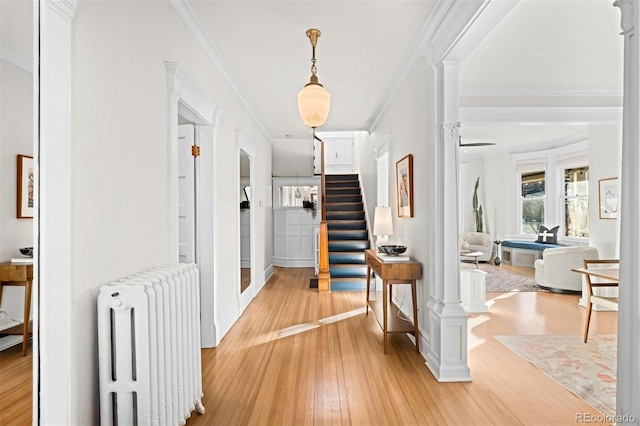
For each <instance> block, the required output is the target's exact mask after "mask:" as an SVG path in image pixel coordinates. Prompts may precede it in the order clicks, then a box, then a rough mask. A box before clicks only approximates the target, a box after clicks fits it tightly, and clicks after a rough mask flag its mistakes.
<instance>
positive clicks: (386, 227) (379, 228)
mask: <svg viewBox="0 0 640 426" xmlns="http://www.w3.org/2000/svg"><path fill="white" fill-rule="evenodd" d="M373 235H393V222H392V221H391V207H376V213H375V218H374V221H373Z"/></svg>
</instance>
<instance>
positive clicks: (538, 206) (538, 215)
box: [520, 171, 545, 234]
mask: <svg viewBox="0 0 640 426" xmlns="http://www.w3.org/2000/svg"><path fill="white" fill-rule="evenodd" d="M520 187H521V191H520V194H521V198H520V203H521V206H522V209H521V211H522V218H521V219H522V222H521V223H522V226H521V228H520V232H521V233H523V234H537V233H538V228H539V227H540V225H541V224H544V213H545V172H544V171H536V172H528V173H522V175H521V178H520Z"/></svg>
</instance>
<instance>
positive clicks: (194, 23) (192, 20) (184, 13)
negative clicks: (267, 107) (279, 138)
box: [169, 0, 272, 140]
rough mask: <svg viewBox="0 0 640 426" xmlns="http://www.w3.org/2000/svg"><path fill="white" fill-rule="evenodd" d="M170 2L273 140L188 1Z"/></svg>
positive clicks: (247, 109) (256, 120) (245, 106)
mask: <svg viewBox="0 0 640 426" xmlns="http://www.w3.org/2000/svg"><path fill="white" fill-rule="evenodd" d="M169 1H170V2H171V4H172V5H173V7H174V8H175V9H176V12H178V15H180V18H182V20H183V22H184V23H185V25H186V26H187V28H188V29H189V31H191V33H192V34H193V36H194V37H195V39H196V40H197V41H198V43H199V44H200V46H202V48H203V49H204V51H205V52H206V53H207V56H209V58H210V59H211V61H212V62H213V64H214V65H215V66H216V68H218V71H220V73H221V74H222V76H223V77H224V79H225V81H226V82H227V84H228V85H229V87H231V90H233V92H234V93H235V94H236V96H237V97H238V98H239V99H240V102H241V103H242V105H243V106H244V108H245V110H246V111H247V112H248V113H249V115H250V116H251V117H252V118H253V120H254V121H255V123H256V124H257V125H258V128H259V129H260V130H261V131H262V133H263V134H264V135H265V136H266V138H267V139H269V140H271V139H272V138H271V136H270V135H269V132H267V129H266V128H265V126H264V124H263V123H262V120H260V117H259V116H258V114H257V113H256V111H255V109H254V107H253V105H251V102H250V101H249V98H247V96H246V95H245V94H244V91H243V90H242V88H241V87H240V85H239V84H238V81H237V80H236V78H235V76H234V75H233V73H232V72H231V70H230V69H229V66H228V65H227V63H226V61H225V60H224V58H223V56H222V54H221V53H220V51H219V50H218V48H217V47H216V46H215V44H214V43H213V41H212V40H211V38H210V37H209V34H208V33H207V31H206V30H205V29H204V26H203V25H202V22H200V20H199V19H198V17H197V16H196V14H195V12H194V11H193V9H192V8H191V6H189V4H188V3H187V1H186V0H169Z"/></svg>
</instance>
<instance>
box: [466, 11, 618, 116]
mask: <svg viewBox="0 0 640 426" xmlns="http://www.w3.org/2000/svg"><path fill="white" fill-rule="evenodd" d="M619 26H620V11H619V10H617V9H616V8H615V7H613V6H612V5H611V2H608V1H581V2H575V1H566V0H565V1H520V2H519V3H518V4H517V5H516V6H515V7H514V8H513V10H512V11H511V12H510V13H509V15H508V16H507V17H506V19H504V20H503V21H502V22H500V23H499V24H498V25H497V26H496V27H495V29H494V30H493V31H492V32H491V33H490V34H489V35H488V36H487V38H486V39H485V40H484V41H483V42H482V43H481V45H480V46H479V47H478V48H477V49H475V50H474V51H473V52H472V53H471V54H470V55H469V56H468V57H467V58H466V59H465V61H464V64H463V65H464V66H462V67H461V68H460V89H461V91H474V90H481V91H494V90H498V91H518V92H521V91H525V92H526V91H543V93H544V91H545V90H549V91H551V92H553V91H563V92H565V91H571V90H578V91H581V90H585V89H587V90H589V89H590V90H594V91H597V90H618V91H621V90H622V78H621V77H622V63H623V62H622V49H623V40H622V37H620V36H619V35H618V34H619V32H620V31H619ZM567 33H569V34H571V38H570V39H567V37H566V34H567ZM559 40H568V41H569V42H568V43H559V42H558V41H559ZM551 92H550V93H551ZM519 97H520V98H521V99H520V101H518V99H517V98H518V97H516V98H514V99H512V101H514V102H522V96H519ZM556 100H557V101H558V102H563V99H561V98H560V99H556ZM499 101H500V100H497V102H499ZM502 101H504V100H502ZM536 102H537V103H538V105H540V102H541V101H540V96H539V95H538V96H537V100H536ZM463 124H464V123H463Z"/></svg>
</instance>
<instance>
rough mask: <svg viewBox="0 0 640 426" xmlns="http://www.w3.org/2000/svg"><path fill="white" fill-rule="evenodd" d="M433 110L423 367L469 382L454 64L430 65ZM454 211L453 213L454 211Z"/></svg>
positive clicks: (438, 375) (447, 379) (446, 377)
mask: <svg viewBox="0 0 640 426" xmlns="http://www.w3.org/2000/svg"><path fill="white" fill-rule="evenodd" d="M432 78H433V83H434V84H433V89H434V96H433V113H434V118H435V122H436V123H440V125H441V126H442V127H441V128H440V130H439V132H438V133H439V134H436V138H435V139H436V140H435V147H434V154H435V155H434V158H433V160H432V162H431V165H432V166H433V167H435V200H434V201H435V203H434V208H435V209H436V212H435V219H436V220H437V223H441V224H442V227H437V228H438V229H435V228H433V229H432V231H433V238H434V239H435V245H434V246H433V250H432V264H431V266H432V268H433V269H434V271H433V273H432V274H430V279H432V280H433V283H431V285H430V287H429V290H430V293H429V300H428V302H427V309H428V314H429V339H430V345H429V351H428V353H427V362H426V364H427V367H428V368H429V370H431V372H432V373H433V374H434V376H435V377H436V379H437V380H438V381H440V382H459V381H471V375H470V371H469V367H468V365H467V313H466V312H465V310H464V309H463V308H462V305H461V300H460V285H459V279H460V275H459V264H458V262H459V261H458V167H457V162H458V161H457V156H458V129H459V127H460V123H459V122H458V89H457V85H458V64H457V63H456V62H447V61H445V62H443V63H442V64H439V65H436V66H434V67H433V68H432ZM454 212H455V214H454Z"/></svg>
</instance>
